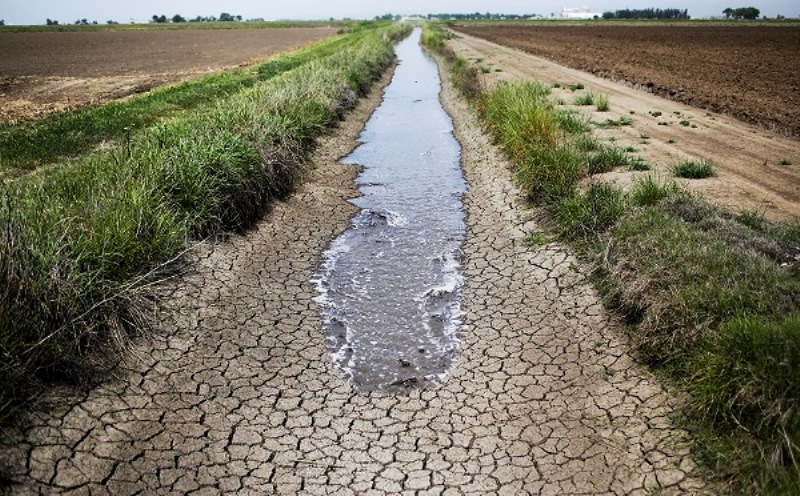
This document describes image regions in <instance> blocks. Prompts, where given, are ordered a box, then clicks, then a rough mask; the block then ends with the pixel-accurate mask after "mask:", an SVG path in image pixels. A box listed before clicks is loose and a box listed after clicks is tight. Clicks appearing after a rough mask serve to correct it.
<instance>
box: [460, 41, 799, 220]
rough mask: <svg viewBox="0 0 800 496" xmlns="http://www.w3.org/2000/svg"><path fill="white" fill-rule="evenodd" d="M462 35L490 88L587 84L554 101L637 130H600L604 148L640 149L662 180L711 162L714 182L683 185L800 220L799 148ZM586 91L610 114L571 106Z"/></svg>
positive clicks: (625, 175)
mask: <svg viewBox="0 0 800 496" xmlns="http://www.w3.org/2000/svg"><path fill="white" fill-rule="evenodd" d="M458 36H459V38H458V39H455V40H451V41H449V42H448V43H449V44H450V46H451V47H452V48H453V49H454V50H455V51H456V53H457V54H458V55H459V56H461V57H463V58H466V59H469V60H472V61H473V62H476V63H479V64H481V65H483V66H485V67H486V68H488V69H490V70H491V71H492V72H489V73H487V74H485V75H484V76H483V77H484V80H485V81H486V82H487V83H488V84H492V83H494V82H496V81H503V80H520V79H524V80H532V79H535V80H539V81H543V82H546V83H550V84H553V83H561V84H562V85H563V86H566V85H568V84H576V83H582V84H583V85H584V86H585V90H582V91H577V92H572V91H570V90H569V89H566V88H561V89H554V90H553V97H554V98H562V99H563V100H564V102H565V103H566V104H567V105H566V106H565V107H566V108H570V109H575V110H579V111H581V112H585V113H587V115H588V116H589V117H590V119H591V120H592V121H594V122H600V123H603V122H606V121H607V120H608V119H611V120H619V119H620V118H621V117H629V118H631V119H632V121H633V122H632V124H631V125H628V126H618V127H611V128H607V129H596V130H595V131H594V134H595V136H598V137H600V138H602V140H601V141H603V142H605V143H606V144H610V142H611V141H613V144H614V145H616V146H620V147H623V148H626V147H631V148H633V149H635V150H636V151H635V153H633V155H634V156H639V157H642V158H643V159H645V160H646V161H647V162H648V163H649V164H651V165H652V166H653V168H654V171H655V174H656V175H658V176H659V177H661V178H670V177H671V176H672V173H671V168H672V167H673V166H674V165H675V164H676V163H677V162H678V161H680V160H684V159H692V160H711V161H712V162H713V163H714V164H716V170H717V176H716V177H713V178H709V179H703V180H694V181H681V182H682V183H683V184H685V185H687V186H688V187H689V188H690V189H692V190H695V191H700V192H702V193H703V194H704V195H706V196H707V197H708V198H710V199H711V200H712V201H713V202H715V203H716V204H718V205H720V206H722V207H724V208H727V209H730V210H733V211H740V210H743V209H746V210H751V211H755V212H759V213H762V214H764V215H765V216H766V217H768V218H770V219H774V220H785V221H798V220H800V141H797V140H792V139H789V138H786V137H783V136H781V135H778V134H774V133H771V132H768V131H764V130H761V129H757V128H754V127H752V126H750V125H747V124H744V123H742V122H741V121H738V120H735V119H732V118H729V117H725V116H721V115H718V114H713V113H708V112H706V111H703V110H699V109H697V108H693V107H690V106H687V105H684V104H681V103H678V102H674V101H671V100H667V99H664V98H661V97H658V96H655V95H653V94H650V93H647V92H644V91H641V90H639V89H636V88H633V87H630V86H626V85H624V84H620V83H616V82H614V81H611V80H607V79H601V78H599V77H596V76H593V75H591V74H588V73H585V72H582V71H578V70H575V69H570V68H567V67H564V66H561V65H558V64H556V63H553V62H550V61H548V60H546V59H543V58H540V57H536V56H534V55H530V54H527V53H525V52H522V51H520V50H516V49H513V48H508V47H504V46H501V45H497V44H495V43H492V42H489V41H486V40H483V39H480V38H475V37H471V36H469V35H465V34H462V33H459V34H458ZM478 61H479V62H478ZM498 70H499V71H500V72H497V71H498ZM587 91H592V92H595V93H602V94H606V95H609V96H610V101H611V109H610V111H608V112H596V111H594V107H578V106H575V105H571V103H572V101H573V100H574V98H575V96H576V95H578V94H581V93H585V92H587ZM646 174H653V172H627V171H625V170H624V169H618V170H616V171H614V172H611V173H608V174H602V175H599V176H595V177H596V178H599V179H601V180H604V181H608V182H613V183H617V184H620V185H622V186H628V185H630V184H631V183H632V181H633V180H634V178H635V177H637V176H642V175H646Z"/></svg>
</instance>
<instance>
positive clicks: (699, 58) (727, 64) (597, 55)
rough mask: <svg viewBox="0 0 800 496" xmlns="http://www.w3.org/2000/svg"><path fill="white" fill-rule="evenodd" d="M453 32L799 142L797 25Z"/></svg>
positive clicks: (508, 28) (799, 44)
mask: <svg viewBox="0 0 800 496" xmlns="http://www.w3.org/2000/svg"><path fill="white" fill-rule="evenodd" d="M454 29H455V30H457V31H461V32H464V33H467V34H471V35H473V36H478V37H481V38H485V39H487V40H489V41H492V42H495V43H499V44H501V45H506V46H510V47H513V48H517V49H521V50H524V51H526V52H529V53H532V54H534V55H538V56H540V57H544V58H547V59H550V60H553V61H556V62H559V63H563V64H566V65H568V66H570V67H573V68H576V69H580V70H584V71H588V72H591V73H594V74H595V75H599V76H602V77H607V78H610V79H615V80H625V81H628V82H630V83H633V84H636V85H642V86H645V87H648V88H650V89H651V90H652V91H653V92H654V93H656V94H658V95H661V96H666V97H669V98H671V99H674V100H678V101H680V102H683V103H686V104H689V105H692V106H695V107H701V108H705V109H709V110H713V111H715V112H720V113H725V114H730V115H733V116H735V117H737V118H739V119H741V120H744V121H746V122H749V123H752V124H757V125H760V126H763V127H765V128H768V129H774V130H776V131H778V132H781V133H783V134H786V135H790V136H792V137H795V138H798V137H800V71H798V70H797V68H798V67H800V27H797V26H764V25H759V26H686V25H682V26H664V25H659V26H641V25H638V26H608V25H602V26H539V25H533V26H531V25H528V26H509V25H506V26H498V25H493V26H471V25H456V26H454ZM565 83H566V81H565Z"/></svg>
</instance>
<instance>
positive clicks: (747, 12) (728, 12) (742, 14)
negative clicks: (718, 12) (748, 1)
mask: <svg viewBox="0 0 800 496" xmlns="http://www.w3.org/2000/svg"><path fill="white" fill-rule="evenodd" d="M722 13H723V14H725V18H726V19H731V18H733V19H751V20H752V19H758V15H759V14H761V11H760V10H758V9H757V8H755V7H739V8H738V9H732V8H730V7H728V8H727V9H725V10H723V11H722Z"/></svg>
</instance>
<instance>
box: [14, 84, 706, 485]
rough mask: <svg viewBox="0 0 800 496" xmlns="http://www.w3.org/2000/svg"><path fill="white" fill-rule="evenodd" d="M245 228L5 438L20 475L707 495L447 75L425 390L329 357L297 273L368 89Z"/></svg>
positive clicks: (604, 321) (335, 204)
mask: <svg viewBox="0 0 800 496" xmlns="http://www.w3.org/2000/svg"><path fill="white" fill-rule="evenodd" d="M379 96H380V95H377V94H376V95H373V97H372V98H371V99H370V100H368V101H367V102H363V103H362V105H361V106H360V107H359V110H358V111H357V112H356V113H355V114H353V115H352V116H351V117H350V119H348V121H347V122H346V123H344V124H343V126H342V127H341V128H340V129H339V130H338V131H337V135H336V136H335V137H333V138H331V139H329V140H327V141H326V142H325V143H324V145H323V147H322V149H321V150H320V153H319V154H318V156H317V164H318V168H317V170H316V171H315V172H314V173H313V175H312V176H311V177H310V179H309V181H308V182H307V183H306V184H305V185H304V186H303V187H301V188H300V190H299V191H298V192H297V194H295V195H294V196H293V197H292V198H291V199H290V200H289V201H287V202H285V203H280V204H278V205H276V207H275V208H274V210H273V211H272V212H271V213H270V214H269V215H268V216H267V217H266V218H265V219H264V220H263V221H262V222H260V223H259V224H258V225H257V226H256V227H255V228H254V229H253V230H252V231H251V232H249V233H248V234H247V235H246V236H240V237H234V238H233V239H231V240H230V242H227V243H223V244H217V245H204V246H201V247H200V248H199V249H198V250H197V252H196V272H195V273H194V274H193V275H191V276H189V277H187V278H185V279H183V280H181V281H179V282H178V283H176V284H175V285H174V286H171V290H170V292H169V295H168V297H167V296H165V301H166V302H167V306H168V308H169V309H171V313H170V315H167V316H165V318H164V322H163V325H162V326H161V327H162V329H161V332H160V333H159V334H158V336H157V337H156V338H154V339H153V340H152V341H151V342H147V343H144V344H142V345H141V347H140V348H139V350H138V351H139V353H138V356H139V360H138V361H135V360H129V361H128V362H126V365H125V366H124V367H121V371H120V374H119V379H118V380H115V381H113V382H110V383H108V384H105V385H103V386H101V387H99V388H97V389H95V390H93V391H91V392H89V393H88V394H87V395H86V396H85V397H84V398H79V399H77V400H73V401H71V402H69V404H68V405H67V406H59V405H63V403H64V401H63V400H55V401H54V402H53V406H52V410H51V411H50V412H49V413H43V414H39V415H37V416H36V417H35V418H34V422H33V425H32V426H31V427H30V428H29V429H28V430H26V431H25V432H20V433H18V435H17V437H16V441H17V444H16V446H15V447H12V448H10V449H5V450H4V451H2V453H0V455H2V459H4V460H5V461H6V462H7V463H6V465H8V466H9V468H10V470H8V472H7V475H8V476H9V477H10V478H11V479H12V480H13V481H15V482H16V485H14V486H12V487H11V491H12V492H19V493H26V492H37V491H43V492H55V491H57V490H71V489H72V490H75V492H76V493H77V494H83V493H89V492H91V493H111V494H131V493H134V492H137V491H142V492H146V493H150V494H163V493H190V492H192V491H198V493H199V494H216V493H228V492H241V493H261V494H273V493H278V494H295V493H305V494H327V493H335V494H398V493H401V492H402V493H403V494H475V495H484V494H493V493H497V494H578V493H609V492H611V493H617V494H642V495H645V494H650V493H651V491H656V490H659V489H663V492H662V494H672V493H700V492H703V490H704V489H705V487H706V485H705V483H704V482H703V480H701V479H699V478H697V477H696V476H695V475H694V473H693V471H694V469H695V465H694V463H693V462H692V459H691V457H690V455H689V448H688V445H687V441H686V435H685V433H684V432H682V431H680V430H677V429H675V428H674V427H673V426H672V425H671V423H670V421H669V415H670V413H671V412H672V409H671V406H670V402H671V400H670V398H669V397H668V396H667V395H666V394H665V393H664V391H663V390H662V389H661V387H660V386H659V385H658V384H657V383H656V382H655V380H654V378H653V377H652V376H651V375H650V374H648V373H647V372H645V371H643V370H642V369H641V368H640V367H638V366H637V365H636V364H634V362H633V361H632V359H631V358H630V356H629V355H628V354H627V352H626V346H625V344H624V343H623V342H622V341H620V340H619V339H618V338H617V337H616V335H615V333H614V331H613V324H612V323H610V322H609V319H608V316H607V315H606V314H605V312H604V310H603V308H602V306H601V304H600V302H599V300H598V297H597V295H596V293H595V291H594V289H593V288H592V285H591V284H590V283H589V281H588V280H587V276H586V274H585V273H583V272H582V270H581V268H580V266H579V264H578V262H577V261H576V260H575V259H574V258H573V257H572V256H571V255H570V254H569V252H568V251H567V250H566V249H565V248H564V247H562V246H560V245H556V244H550V245H547V246H544V247H541V248H539V249H537V250H532V249H530V248H528V247H527V246H526V245H525V243H524V239H525V238H526V237H527V236H528V235H529V234H530V233H531V232H533V231H536V230H537V229H538V228H537V226H536V224H535V222H534V221H532V220H530V219H528V218H527V217H526V212H525V211H524V209H522V208H521V207H520V205H519V204H518V199H519V197H518V193H517V192H516V190H515V189H514V187H513V186H512V184H511V182H510V179H509V172H508V170H507V168H506V166H505V165H504V163H503V161H502V160H501V159H500V158H499V156H498V155H497V154H496V152H495V151H494V150H493V148H492V147H491V146H490V144H489V143H488V141H487V139H486V137H485V136H484V135H483V134H482V133H481V130H480V126H479V125H478V123H477V122H476V121H475V119H474V116H473V114H472V113H471V112H470V110H469V109H468V108H467V107H466V106H465V104H464V103H463V102H462V101H460V100H459V99H458V98H457V97H456V95H455V94H454V92H453V90H452V89H451V87H450V85H447V84H446V85H445V91H444V100H445V105H446V108H447V109H448V110H449V112H451V115H453V116H454V119H455V125H456V136H457V137H458V139H459V141H460V142H461V143H462V146H463V151H462V160H463V167H464V170H465V174H466V176H467V178H468V180H469V182H470V190H469V193H468V194H467V195H466V197H465V208H466V211H467V214H468V233H467V240H466V244H465V246H464V255H463V264H464V272H465V274H464V275H465V276H466V285H465V287H464V299H465V301H464V309H465V311H466V313H465V315H464V327H463V330H462V332H461V340H462V349H461V352H460V356H459V358H458V360H457V363H456V365H455V367H454V369H453V370H452V372H451V373H450V374H449V376H448V377H447V378H446V379H445V380H444V382H443V383H442V384H441V385H440V386H439V387H437V388H434V389H430V390H413V389H412V390H410V391H409V392H408V394H406V395H381V394H367V395H365V394H358V393H356V392H355V391H354V390H353V388H352V387H351V386H350V385H349V384H348V383H347V382H345V381H344V380H343V379H342V378H341V376H340V374H339V373H338V372H337V371H336V370H335V369H334V368H333V366H332V360H331V357H330V356H329V354H328V350H327V346H326V342H325V337H324V334H323V331H322V328H321V323H320V317H319V315H320V313H319V308H318V306H317V305H316V304H315V303H314V302H313V301H312V298H313V297H314V296H315V287H314V285H313V284H312V283H311V282H310V279H311V277H312V275H313V273H314V272H315V270H316V268H317V267H318V264H319V263H320V261H321V253H322V251H323V250H324V248H325V247H326V245H327V243H328V242H329V241H330V240H331V239H332V238H333V237H334V236H335V235H337V234H338V233H339V232H340V231H341V230H343V229H345V228H346V227H347V224H348V219H349V217H350V216H351V215H352V214H353V213H354V210H355V207H353V206H352V205H350V204H348V203H346V202H345V199H346V198H348V197H350V196H352V195H353V194H354V193H355V191H354V190H353V182H352V181H353V178H354V175H355V170H354V169H353V168H351V167H345V166H341V165H338V164H336V160H337V159H338V158H339V157H340V156H342V155H344V154H345V153H346V152H347V151H348V150H349V149H350V148H351V147H352V146H353V145H354V142H353V139H354V137H355V136H356V135H357V133H358V131H359V130H360V129H361V126H362V125H363V123H364V122H365V120H366V118H367V117H368V115H369V112H370V111H371V108H372V107H371V106H370V105H372V106H374V105H376V104H377V101H378V99H377V97H379Z"/></svg>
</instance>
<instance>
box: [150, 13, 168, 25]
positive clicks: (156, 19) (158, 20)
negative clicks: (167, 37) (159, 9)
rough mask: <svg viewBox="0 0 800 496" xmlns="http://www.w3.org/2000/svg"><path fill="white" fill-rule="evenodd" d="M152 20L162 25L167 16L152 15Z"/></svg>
mask: <svg viewBox="0 0 800 496" xmlns="http://www.w3.org/2000/svg"><path fill="white" fill-rule="evenodd" d="M152 19H153V22H157V23H159V24H163V23H165V22H167V16H165V15H163V14H162V15H160V16H158V15H154V16H153V18H152Z"/></svg>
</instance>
